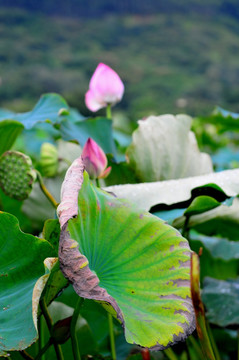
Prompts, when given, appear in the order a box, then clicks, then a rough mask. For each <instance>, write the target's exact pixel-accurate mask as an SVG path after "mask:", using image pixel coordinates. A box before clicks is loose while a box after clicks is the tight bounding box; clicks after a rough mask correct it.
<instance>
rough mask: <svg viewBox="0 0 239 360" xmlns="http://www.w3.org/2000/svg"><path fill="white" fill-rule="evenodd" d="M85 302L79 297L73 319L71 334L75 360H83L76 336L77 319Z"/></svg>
mask: <svg viewBox="0 0 239 360" xmlns="http://www.w3.org/2000/svg"><path fill="white" fill-rule="evenodd" d="M83 302H84V299H83V298H81V297H79V298H78V300H77V304H76V307H75V310H74V313H73V316H72V319H71V326H70V332H71V344H72V352H73V357H74V360H81V356H80V350H79V345H78V341H77V336H76V323H77V319H78V317H79V313H80V308H81V306H82V304H83Z"/></svg>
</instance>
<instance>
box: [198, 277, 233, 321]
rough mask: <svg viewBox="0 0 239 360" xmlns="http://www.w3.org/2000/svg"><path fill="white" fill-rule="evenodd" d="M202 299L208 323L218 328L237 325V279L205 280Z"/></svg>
mask: <svg viewBox="0 0 239 360" xmlns="http://www.w3.org/2000/svg"><path fill="white" fill-rule="evenodd" d="M202 298H203V302H204V303H205V305H206V308H207V317H208V320H209V321H210V322H212V323H213V324H216V325H219V326H228V325H238V324H239V313H238V307H239V278H237V279H235V280H234V279H233V280H231V279H230V280H227V281H224V280H216V279H213V278H210V277H208V278H205V280H204V286H203V293H202Z"/></svg>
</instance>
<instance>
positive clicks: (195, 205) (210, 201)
mask: <svg viewBox="0 0 239 360" xmlns="http://www.w3.org/2000/svg"><path fill="white" fill-rule="evenodd" d="M219 205H221V204H220V202H218V201H217V200H215V199H214V198H212V197H210V196H198V197H196V198H195V199H194V200H193V201H192V202H191V204H190V205H189V207H188V208H187V210H186V211H185V212H184V216H187V217H189V216H192V215H197V214H201V213H203V212H205V211H208V210H211V209H214V208H216V207H218V206H219Z"/></svg>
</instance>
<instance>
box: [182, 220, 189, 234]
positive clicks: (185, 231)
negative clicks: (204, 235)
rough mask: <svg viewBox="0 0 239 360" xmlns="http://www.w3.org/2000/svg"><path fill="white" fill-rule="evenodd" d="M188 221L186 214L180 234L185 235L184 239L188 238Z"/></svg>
mask: <svg viewBox="0 0 239 360" xmlns="http://www.w3.org/2000/svg"><path fill="white" fill-rule="evenodd" d="M188 223H189V216H186V219H185V222H184V225H183V230H182V236H183V237H185V238H186V239H188V237H189V236H188V235H189V229H188Z"/></svg>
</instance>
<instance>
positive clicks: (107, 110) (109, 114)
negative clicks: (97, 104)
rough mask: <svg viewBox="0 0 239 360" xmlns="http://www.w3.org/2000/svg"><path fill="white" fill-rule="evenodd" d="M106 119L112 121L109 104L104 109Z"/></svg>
mask: <svg viewBox="0 0 239 360" xmlns="http://www.w3.org/2000/svg"><path fill="white" fill-rule="evenodd" d="M106 117H107V119H112V112H111V104H108V105H107V107H106Z"/></svg>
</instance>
